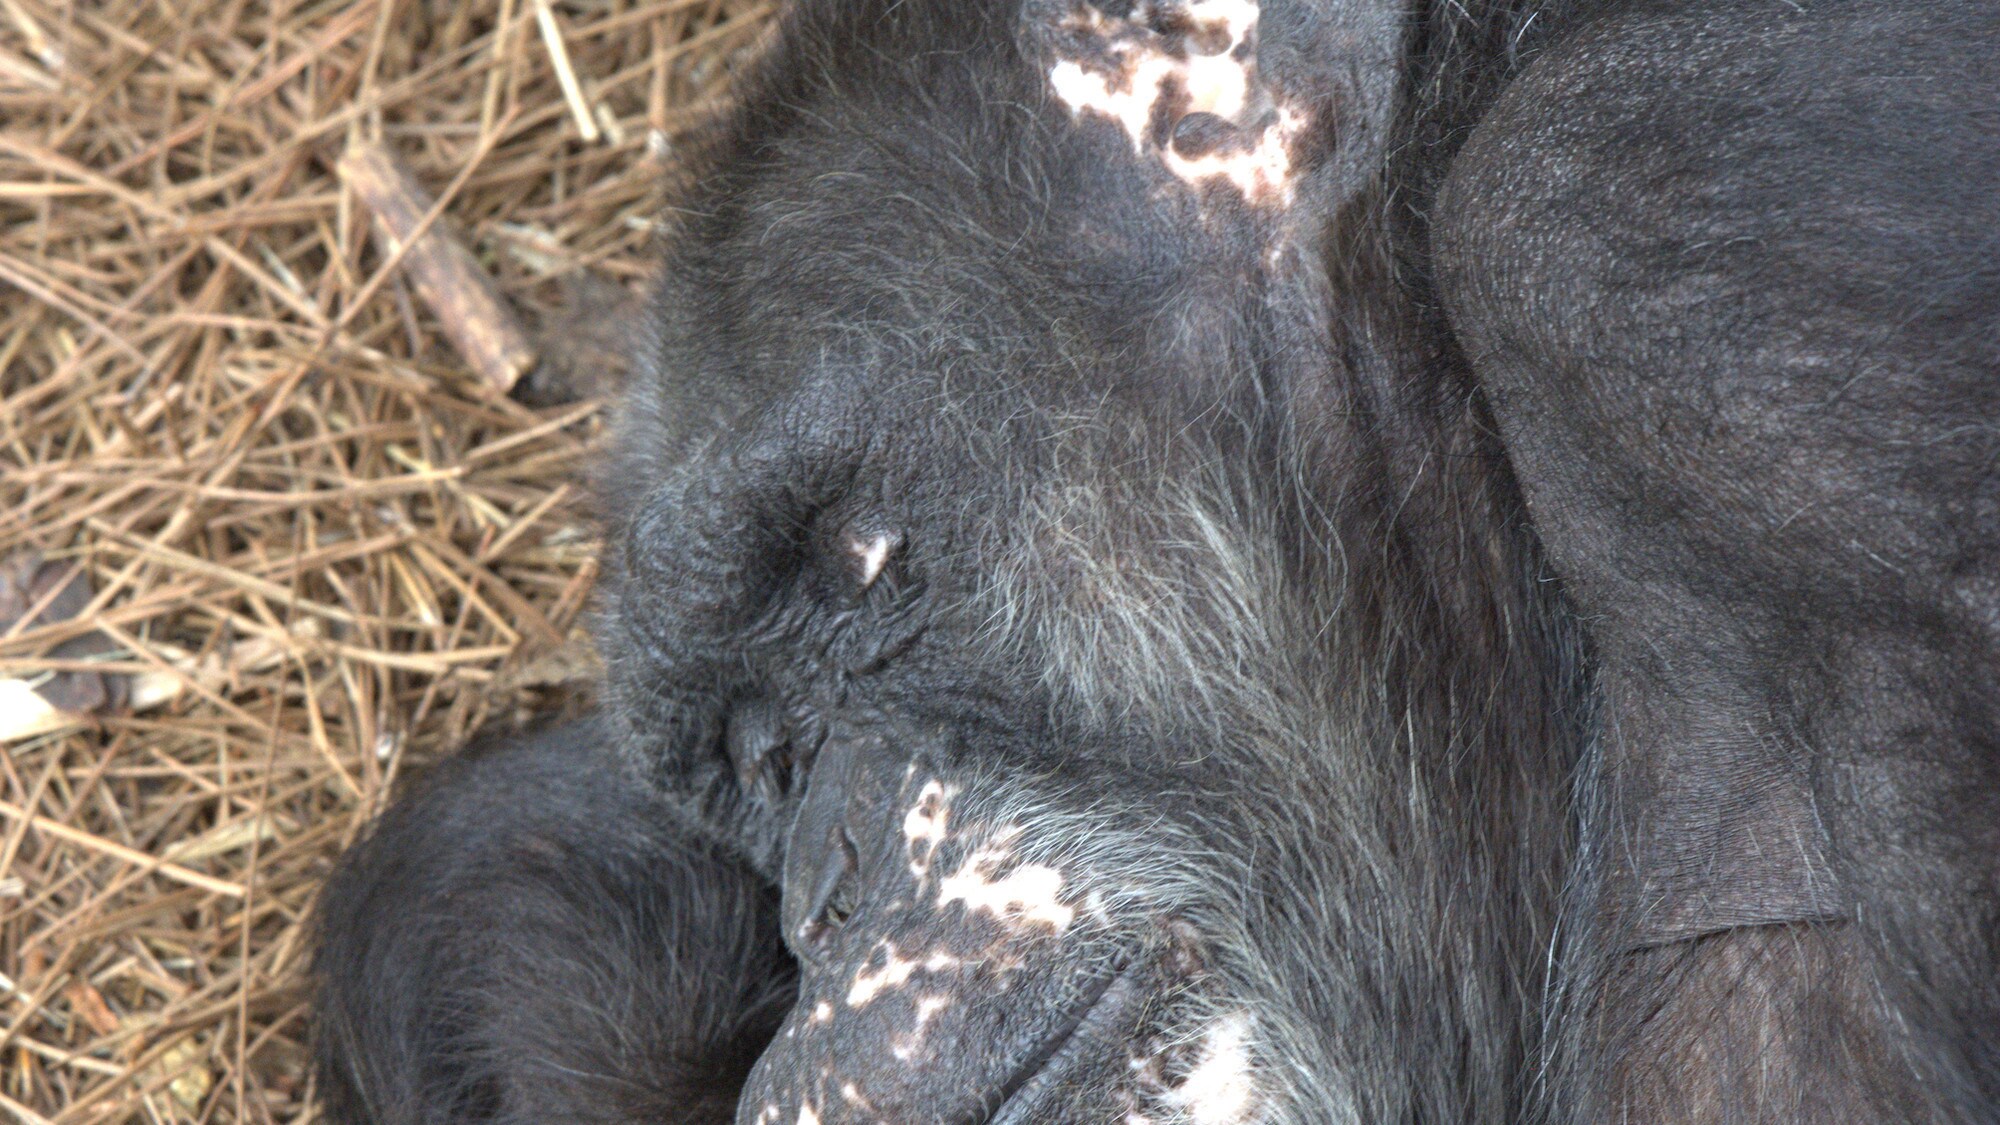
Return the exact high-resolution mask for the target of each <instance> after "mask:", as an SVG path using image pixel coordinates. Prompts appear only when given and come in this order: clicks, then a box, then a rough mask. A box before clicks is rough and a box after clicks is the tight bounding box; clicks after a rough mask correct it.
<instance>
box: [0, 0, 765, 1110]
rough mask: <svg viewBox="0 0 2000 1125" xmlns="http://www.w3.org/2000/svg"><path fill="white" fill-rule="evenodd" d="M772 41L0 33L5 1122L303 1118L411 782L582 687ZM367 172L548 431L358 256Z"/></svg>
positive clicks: (45, 16) (739, 23) (257, 1)
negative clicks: (463, 253) (659, 279)
mask: <svg viewBox="0 0 2000 1125" xmlns="http://www.w3.org/2000/svg"><path fill="white" fill-rule="evenodd" d="M768 24H769V6H768V0H766V2H763V3H759V2H756V0H650V2H640V0H553V2H551V0H480V2H477V3H463V2H456V0H454V2H450V3H444V2H427V3H425V2H412V0H329V2H324V3H314V2H311V0H307V2H304V3H277V2H274V0H102V2H83V3H69V2H66V0H0V729H6V730H7V731H8V732H9V737H8V740H7V742H6V744H5V746H4V752H0V1012H4V1017H0V1019H4V1025H0V1118H8V1117H16V1118H19V1119H21V1120H24V1121H30V1122H36V1121H44V1120H47V1121H60V1122H72V1121H128V1120H137V1121H200V1122H236V1121H305V1120H308V1119H310V1118H311V1116H312V1111H311V1097H312V1090H311V1083H310V1081H309V1079H308V1076H307V1074H306V1070H305V1067H304V1051H303V1043H304V1038H305V1011H304V992H303V988H302V983H301V973H302V969H303V968H304V963H305V959H306V941H305V937H306V935H305V932H304V930H303V926H304V923H305V921H306V919H307V918H308V915H309V911H310V907H311V904H312V900H313V895H314V893H315V891H316V888H317V886H318V884H319V882H320V880H321V879H322V878H323V876H324V875H325V873H326V871H327V870H328V867H329V864H330V862H331V860H332V857H333V856H334V855H335V854H336V853H337V852H338V851H339V850H340V849H341V848H342V847H343V846H344V845H345V844H347V843H348V842H349V841H351V840H352V839H353V838H354V837H355V836H356V834H357V833H358V832H359V831H361V830H362V828H363V827H364V826H365V824H366V822H367V820H368V818H369V817H370V815H372V814H373V813H374V812H375V811H376V810H377V809H378V808H379V807H380V806H381V803H382V802H383V800H384V799H385V797H386V796H387V794H388V793H389V792H390V791H391V790H392V788H393V787H394V785H395V783H396V781H397V779H398V777H399V776H403V775H407V774H409V773H411V772H413V771H416V770H419V769H421V768H422V767H423V766H424V765H425V764H426V763H427V762H430V761H432V760H435V759H436V757H437V756H438V755H440V754H443V753H447V752H449V751H450V750H451V749H452V748H454V747H456V746H457V745H459V744H460V743H461V742H463V741H464V739H466V738H467V737H468V736H469V734H470V733H471V732H473V731H475V730H477V729H479V728H481V727H482V726H485V725H488V724H492V723H503V724H504V723H514V722H519V721H522V720H523V719H524V718H525V717H526V716H528V715H531V714H535V713H540V712H546V711H550V710H558V709H562V708H565V707H572V706H575V705H577V703H578V701H579V699H580V696H581V693H582V692H583V691H585V690H586V687H585V685H586V684H587V682H588V678H589V676H590V669H591V663H592V657H591V653H590V646H589V641H588V637H587V636H586V635H585V633H584V626H585V625H587V623H588V617H587V613H586V611H587V608H588V606H589V595H590V588H591V583H592V578H593V575H594V573H595V563H594V554H595V550H596V542H595V540H594V535H593V532H592V530H591V526H590V523H589V518H588V514H587V508H588V505H587V503H585V496H586V492H587V488H586V482H585V474H586V473H587V470H588V466H589V463H590V459H591V456H592V450H593V447H594V446H595V444H596V443H597V442H598V441H599V440H600V435H601V430H602V424H603V423H602V418H603V412H602V405H603V404H602V397H601V396H602V394H603V392H604V390H605V389H606V386H607V381H606V380H605V379H603V378H601V376H603V375H604V374H606V373H607V372H609V371H610V370H611V369H612V368H613V367H614V366H615V361H614V360H613V359H612V358H611V357H612V356H613V355H614V354H615V350H616V347H617V345H618V341H617V340H616V339H615V338H609V337H606V336H605V335H604V334H603V332H602V331H601V329H602V326H604V325H606V324H609V323H615V322H616V319H617V314H618V312H619V311H621V310H628V309H629V307H630V306H629V301H630V297H629V294H631V293H633V292H635V291H636V290H637V288H638V286H640V285H641V284H642V283H643V279H644V277H645V275H646V273H647V270H648V268H649V266H648V262H649V257H650V255H649V248H650V244H651V242H652V239H653V238H654V234H655V216H656V214H657V213H658V209H659V208H660V206H661V203H662V190H663V185H664V184H666V183H667V182H668V180H669V174H670V171H671V168H672V165H673V161H674V155H675V152H676V150H677V149H678V148H682V147H684V146H685V145H686V144H687V143H690V142H691V141H692V139H693V138H695V137H696V136H698V135H699V134H700V131H701V129H702V127H703V124H704V122H705V121H706V120H707V119H708V117H709V114H710V113H711V112H712V110H713V108H714V106H715V105H716V99H717V98H719V97H721V96H722V95H721V94H720V93H719V90H720V88H721V86H722V84H723V83H724V82H725V81H726V79H727V76H728V74H729V72H730V70H731V69H732V68H733V67H734V66H736V65H738V64H739V63H740V62H741V61H742V60H743V59H744V58H745V57H747V56H748V55H749V54H750V53H752V52H754V51H755V50H756V49H757V47H758V44H759V43H760V41H761V39H762V36H763V35H764V33H765V32H766V30H767V28H768ZM369 145H372V146H374V148H375V150H376V151H383V152H388V153H391V154H393V155H394V157H396V158H397V159H400V160H401V161H402V162H403V163H404V165H405V166H406V167H407V168H408V170H409V172H410V174H411V176H412V178H413V179H414V180H415V181H416V182H417V183H419V184H421V185H422V187H423V189H424V190H425V191H426V192H428V193H429V195H430V196H431V197H433V198H435V199H436V200H437V205H436V206H420V208H419V209H420V210H421V211H422V212H423V215H424V220H425V221H426V226H425V229H426V230H428V229H429V228H430V227H431V226H435V228H436V231H437V232H438V235H439V237H441V238H449V239H453V240H456V241H457V242H458V243H459V244H460V245H462V246H463V247H464V248H465V249H466V250H469V251H470V256H469V258H468V259H467V260H468V261H471V262H473V263H476V265H477V268H478V269H479V270H480V271H482V272H483V273H484V275H485V276H486V277H487V278H488V279H490V283H491V284H493V285H494V286H496V288H497V291H498V292H499V293H500V294H501V296H502V298H503V302H504V304H505V305H506V306H507V307H508V308H509V309H511V310H513V311H514V313H515V315H518V317H519V318H520V325H521V327H522V330H523V331H524V332H525V333H526V336H527V338H528V339H529V340H530V341H531V342H532V345H533V347H534V349H535V352H536V358H537V359H538V360H539V362H540V368H539V369H538V370H537V371H536V372H535V373H534V374H533V375H531V376H530V381H531V384H532V388H531V389H533V390H534V391H535V392H536V393H537V394H538V395H540V396H542V397H541V400H542V401H545V402H548V403H549V404H547V405H532V406H531V405H524V404H523V403H522V402H520V401H517V400H516V399H514V398H509V397H506V396H503V395H500V394H497V393H496V390H495V387H494V386H493V383H492V381H491V372H490V371H489V372H484V373H482V372H481V370H480V365H479V363H477V362H476V361H475V360H474V358H472V357H470V356H469V355H468V354H467V351H466V349H465V347H464V346H463V344H462V343H461V342H460V338H459V337H458V336H455V335H454V334H453V333H452V332H451V331H450V329H451V328H452V327H453V326H452V325H451V324H450V323H449V321H450V320H451V319H452V318H451V315H450V314H449V313H448V312H446V311H441V310H440V309H439V307H438V304H437V302H436V301H435V300H434V299H433V298H432V297H431V296H429V295H427V294H426V293H424V292H423V291H421V289H420V287H419V286H418V285H416V284H414V283H413V282H414V276H415V275H414V274H413V273H411V272H410V271H409V270H407V269H406V263H405V262H403V261H402V260H401V259H400V258H399V256H398V255H399V250H398V248H397V246H398V244H396V243H392V242H385V241H380V240H377V239H375V238H373V237H371V233H370V223H371V217H370V216H371V211H370V208H369V206H368V204H367V202H366V200H365V199H364V198H363V195H362V193H359V192H358V191H357V190H356V185H355V184H354V183H353V182H352V181H351V179H349V178H343V175H342V170H341V167H342V160H341V157H342V154H343V152H347V151H352V150H354V149H355V148H356V147H357V146H369ZM424 202H427V201H420V204H421V203H424ZM406 233H407V232H406ZM422 233H423V232H419V233H418V234H415V235H411V237H412V238H413V239H414V238H417V237H420V236H421V234H422ZM416 252H417V251H416V249H415V248H414V247H411V248H409V249H408V250H406V251H400V253H403V254H405V255H414V254H415V253H416ZM459 327H461V328H462V327H463V326H462V325H461V326H459ZM565 392H567V394H565ZM579 396H580V397H579ZM565 398H566V401H554V400H563V399H565Z"/></svg>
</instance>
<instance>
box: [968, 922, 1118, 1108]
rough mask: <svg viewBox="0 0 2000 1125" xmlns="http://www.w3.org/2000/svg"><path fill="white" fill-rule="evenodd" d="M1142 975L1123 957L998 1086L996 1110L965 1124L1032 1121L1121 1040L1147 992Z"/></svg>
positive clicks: (1083, 995)
mask: <svg viewBox="0 0 2000 1125" xmlns="http://www.w3.org/2000/svg"><path fill="white" fill-rule="evenodd" d="M1139 975H1140V974H1139V972H1138V970H1137V969H1135V968H1133V967H1131V966H1130V965H1129V964H1128V963H1126V962H1125V961H1123V960H1122V959H1121V960H1120V962H1119V963H1117V964H1116V965H1114V966H1113V967H1112V969H1111V971H1110V972H1108V973H1105V974H1104V975H1103V976H1102V977H1099V978H1098V979H1096V980H1094V981H1092V982H1090V984H1089V985H1087V986H1086V987H1085V988H1084V990H1083V991H1082V992H1081V993H1079V994H1078V996H1077V998H1076V1000H1075V1002H1074V1003H1072V1004H1071V1005H1070V1006H1069V1008H1068V1010H1067V1012H1066V1016H1065V1018H1064V1019H1062V1020H1061V1021H1060V1022H1059V1023H1057V1024H1056V1025H1055V1027H1054V1028H1052V1029H1051V1031H1050V1033H1049V1035H1048V1037H1047V1038H1046V1039H1044V1040H1043V1042H1042V1045H1041V1046H1040V1047H1038V1048H1036V1049H1035V1051H1034V1052H1033V1053H1032V1054H1030V1055H1029V1056H1028V1057H1027V1058H1026V1059H1025V1060H1023V1061H1022V1063H1021V1065H1020V1067H1019V1068H1017V1069H1016V1070H1015V1072H1014V1074H1013V1076H1012V1077H1010V1078H1009V1079H1008V1080H1007V1081H1006V1082H1005V1083H1003V1084H1002V1085H1001V1086H1000V1088H999V1090H998V1091H996V1096H995V1097H994V1099H993V1101H992V1104H994V1105H995V1106H996V1107H997V1108H996V1109H995V1110H994V1111H993V1113H992V1114H991V1115H990V1116H985V1117H982V1118H978V1119H975V1120H972V1121H968V1122H966V1123H965V1125H1016V1123H1018V1122H1021V1121H1025V1120H1028V1119H1029V1117H1030V1116H1031V1115H1032V1114H1033V1113H1034V1112H1035V1110H1036V1109H1037V1108H1038V1107H1039V1106H1041V1105H1042V1104H1043V1103H1044V1102H1045V1101H1047V1100H1048V1099H1049V1097H1050V1096H1051V1095H1052V1094H1054V1093H1055V1092H1056V1091H1059V1090H1061V1089H1062V1088H1064V1087H1065V1086H1066V1085H1068V1084H1069V1081H1070V1079H1071V1077H1072V1076H1073V1075H1074V1074H1075V1072H1076V1071H1078V1070H1080V1069H1082V1068H1083V1067H1084V1066H1086V1065H1087V1064H1088V1063H1089V1062H1090V1061H1092V1059H1093V1058H1095V1057H1096V1056H1098V1055H1100V1054H1102V1052H1103V1051H1104V1050H1105V1049H1106V1048H1108V1047H1111V1046H1113V1045H1115V1044H1116V1043H1117V1042H1119V1041H1120V1040H1121V1038H1122V1036H1121V1035H1120V1032H1121V1030H1123V1029H1124V1025H1125V1024H1126V1023H1128V1022H1129V1017H1130V1015H1131V1014H1132V1011H1133V1009H1134V1008H1136V1007H1137V1006H1138V1003H1139V1000H1140V999H1141V997H1142V995H1143V994H1142V992H1141V989H1140V985H1139V980H1138V978H1139Z"/></svg>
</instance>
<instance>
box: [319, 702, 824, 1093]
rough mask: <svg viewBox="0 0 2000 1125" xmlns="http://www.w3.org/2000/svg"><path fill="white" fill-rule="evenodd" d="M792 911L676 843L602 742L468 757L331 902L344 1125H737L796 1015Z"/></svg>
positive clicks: (711, 852) (322, 1036) (335, 1042)
mask: <svg viewBox="0 0 2000 1125" xmlns="http://www.w3.org/2000/svg"><path fill="white" fill-rule="evenodd" d="M775 906H776V903H775V896H774V895H773V894H772V893H771V892H770V891H769V890H768V889H767V888H765V887H764V886H763V885H762V884H761V882H760V881H758V880H757V879H755V878H754V877H753V876H752V875H751V874H750V873H749V872H747V871H745V870H744V869H743V868H742V867H741V866H739V865H738V864H736V863H734V862H732V861H730V860H728V859H725V858H723V857H721V856H719V855H717V854H716V850H715V849H714V848H713V847H712V846H709V845H707V844H704V843H701V842H699V841H697V840H695V839H693V838H692V837H691V836H690V835H689V834H687V833H685V832H684V831H682V830H680V829H679V828H678V827H677V825H676V820H675V818H674V817H673V815H672V814H671V811H670V810H669V809H668V808H667V807H666V806H665V804H664V803H663V802H661V801H660V800H659V799H658V798H656V797H653V796H650V795H648V794H647V793H646V791H645V788H644V787H643V786H641V785H638V784H635V783H634V781H633V780H632V779H631V778H630V777H629V776H628V775H627V773H626V771H625V770H624V768H623V765H622V763H621V762H620V761H619V760H618V759H617V757H615V756H614V755H613V754H612V753H610V752H609V750H608V748H607V747H606V746H605V744H604V742H603V737H602V732H601V731H600V730H599V729H598V728H597V727H596V725H595V724H593V723H582V724H576V725H570V726H562V727H556V728H552V729H549V730H545V731H542V732H540V733H538V734H535V735H532V736H529V737H525V738H520V739H516V740H510V741H505V742H501V743H497V744H488V745H484V746H480V747H476V748H474V749H470V750H467V751H466V752H464V753H463V754H460V755H459V756H458V757H457V758H456V759H455V760H453V761H452V762H450V763H448V764H447V765H445V766H442V767H440V768H439V769H438V770H437V771H436V772H435V773H434V774H433V775H432V776H430V777H427V778H426V779H425V783H424V785H423V786H422V787H421V788H420V789H419V790H418V791H416V792H413V793H409V794H407V795H405V796H404V797H403V798H402V799H401V800H399V801H397V803H396V804H395V806H394V807H393V808H391V809H390V810H389V812H388V813H387V814H386V815H385V816H383V818H382V819H381V821H380V822H379V823H378V824H377V825H376V827H375V829H374V831H373V833H372V834H371V835H370V836H369V838H368V839H367V841H365V842H364V843H363V844H361V845H360V846H359V847H358V848H356V849H355V850H354V851H353V852H352V853H350V854H349V856H348V857H347V859H346V861H345V862H344V864H343V865H342V868H341V870H340V872H339V874H338V875H337V876H336V877H335V878H334V879H333V881H332V882H331V883H329V884H328V886H327V889H326V892H325V894H324V895H323V896H322V899H321V902H320V917H321V919H322V926H321V934H320V946H319V953H318V958H317V960H316V963H315V964H316V969H317V972H318V974H319V977H320V980H321V981H322V988H321V991H320V996H319V1004H318V1016H317V1027H316V1031H317V1035H318V1039H319V1048H320V1051H321V1053H322V1058H323V1059H324V1060H325V1065H324V1066H323V1067H322V1069H321V1072H320V1078H321V1087H320V1088H321V1093H322V1095H323V1097H324V1098H325V1102H326V1108H327V1110H328V1111H329V1112H330V1113H331V1114H333V1116H334V1118H335V1119H336V1120H341V1121H371V1122H378V1123H381V1125H396V1123H411V1125H415V1123H418V1122H440V1121H495V1122H503V1121H504V1122H520V1123H527V1122H550V1121H574V1122H626V1121H652V1122H675V1123H686V1125H707V1123H710V1122H724V1121H729V1120H731V1119H732V1118H733V1116H734V1114H735V1106H736V1097H735V1093H734V1086H735V1084H739V1083H741V1082H742V1080H743V1076H744V1075H745V1074H747V1073H748V1072H749V1069H750V1064H751V1063H753V1062H754V1061H756V1058H757V1054H758V1053H759V1052H760V1051H762V1050H763V1046H764V1043H765V1042H766V1041H767V1040H768V1039H769V1038H770V1036H771V1033H772V1031H773V1030H774V1029H775V1028H776V1027H777V1024H778V1021H779V1020H781V1019H782V1018H783V1017H784V1011H785V1009H786V1007H787V1006H789V1005H790V1003H791V1000H792V994H793V982H792V968H791V962H790V959H789V958H788V957H787V956H786V955H785V953H784V951H783V949H782V948H781V947H780V946H779V944H778V941H777V934H776V930H775V926H774V923H773V919H774V917H775V914H776V910H775Z"/></svg>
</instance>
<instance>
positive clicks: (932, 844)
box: [903, 781, 953, 879]
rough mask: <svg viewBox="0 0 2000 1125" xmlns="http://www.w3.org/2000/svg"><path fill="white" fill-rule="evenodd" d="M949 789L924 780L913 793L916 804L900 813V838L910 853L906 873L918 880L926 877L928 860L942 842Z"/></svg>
mask: <svg viewBox="0 0 2000 1125" xmlns="http://www.w3.org/2000/svg"><path fill="white" fill-rule="evenodd" d="M952 793H953V790H950V789H947V788H945V786H944V784H943V783H942V782H939V781H927V782H925V783H924V787H923V789H922V790H920V791H919V792H918V793H917V803H916V804H914V805H911V806H910V811H909V812H907V813H905V814H903V839H904V841H905V842H906V844H907V846H908V849H909V854H910V874H911V875H913V876H915V877H916V878H918V879H922V878H924V877H925V876H927V875H929V874H930V870H931V858H932V857H933V856H935V855H936V854H937V850H938V845H940V844H942V843H944V834H945V820H946V817H947V816H948V815H949V808H948V806H949V805H950V802H951V798H952Z"/></svg>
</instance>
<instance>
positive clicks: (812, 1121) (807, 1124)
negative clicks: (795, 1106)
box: [798, 1102, 819, 1125]
mask: <svg viewBox="0 0 2000 1125" xmlns="http://www.w3.org/2000/svg"><path fill="white" fill-rule="evenodd" d="M798 1125H819V1113H818V1112H817V1111H815V1110H814V1109H813V1107H812V1103H810V1102H808V1103H806V1104H805V1105H802V1106H800V1107H799V1120H798Z"/></svg>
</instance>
